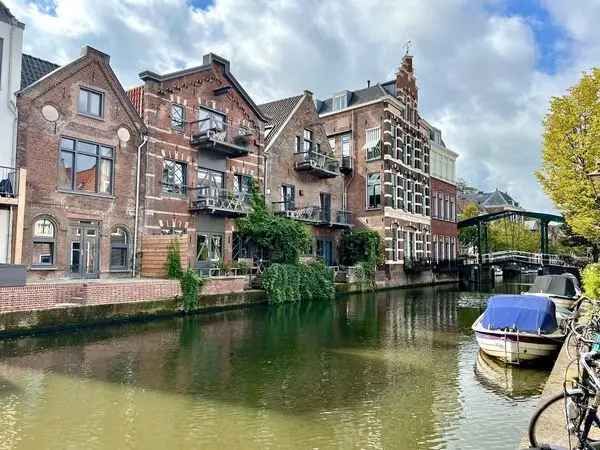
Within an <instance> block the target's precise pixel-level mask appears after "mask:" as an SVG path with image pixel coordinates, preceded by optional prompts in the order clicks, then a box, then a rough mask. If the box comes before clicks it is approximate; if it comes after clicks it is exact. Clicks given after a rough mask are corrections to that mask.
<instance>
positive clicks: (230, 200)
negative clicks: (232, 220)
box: [188, 186, 250, 216]
mask: <svg viewBox="0 0 600 450" xmlns="http://www.w3.org/2000/svg"><path fill="white" fill-rule="evenodd" d="M188 190H189V191H190V209H191V210H193V211H202V210H204V211H208V212H210V213H213V214H221V215H227V216H243V215H246V214H248V212H249V211H250V194H248V193H246V192H233V191H229V190H227V189H221V188H213V187H203V186H199V187H193V188H188Z"/></svg>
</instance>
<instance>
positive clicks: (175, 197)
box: [162, 192, 187, 200]
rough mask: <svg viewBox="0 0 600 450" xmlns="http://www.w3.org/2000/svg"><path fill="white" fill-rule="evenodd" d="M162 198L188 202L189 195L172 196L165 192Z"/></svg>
mask: <svg viewBox="0 0 600 450" xmlns="http://www.w3.org/2000/svg"><path fill="white" fill-rule="evenodd" d="M162 197H163V198H166V199H169V200H187V194H172V193H169V192H163V193H162Z"/></svg>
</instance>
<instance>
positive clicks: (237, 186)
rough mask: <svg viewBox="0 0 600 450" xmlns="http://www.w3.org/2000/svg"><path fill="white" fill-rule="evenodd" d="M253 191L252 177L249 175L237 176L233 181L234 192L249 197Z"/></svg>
mask: <svg viewBox="0 0 600 450" xmlns="http://www.w3.org/2000/svg"><path fill="white" fill-rule="evenodd" d="M251 191H252V177H251V176H248V175H239V174H238V175H236V176H235V178H234V179H233V192H234V193H236V194H242V195H247V194H250V192H251Z"/></svg>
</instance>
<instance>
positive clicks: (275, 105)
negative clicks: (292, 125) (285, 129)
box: [258, 95, 304, 144]
mask: <svg viewBox="0 0 600 450" xmlns="http://www.w3.org/2000/svg"><path fill="white" fill-rule="evenodd" d="M302 98H304V95H295V96H293V97H288V98H282V99H281V100H275V101H273V102H269V103H264V104H262V105H259V106H258V107H259V108H260V110H261V111H262V112H263V114H264V115H265V116H267V117H269V118H270V120H269V121H268V122H267V127H272V128H271V131H270V132H269V134H268V135H267V137H266V138H265V143H266V144H268V143H269V141H270V140H271V138H273V137H274V136H276V135H277V132H278V131H279V130H280V129H281V127H282V126H283V125H284V123H285V122H286V120H287V118H288V117H289V116H290V114H292V111H293V110H294V108H295V107H296V105H298V103H299V102H300V100H301V99H302Z"/></svg>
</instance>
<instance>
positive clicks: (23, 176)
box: [13, 169, 27, 264]
mask: <svg viewBox="0 0 600 450" xmlns="http://www.w3.org/2000/svg"><path fill="white" fill-rule="evenodd" d="M17 189H18V191H17V199H18V200H17V221H16V224H15V237H14V247H13V248H14V252H13V263H14V264H21V262H22V259H23V227H24V224H25V197H26V195H27V170H26V169H19V184H18V188H17Z"/></svg>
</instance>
